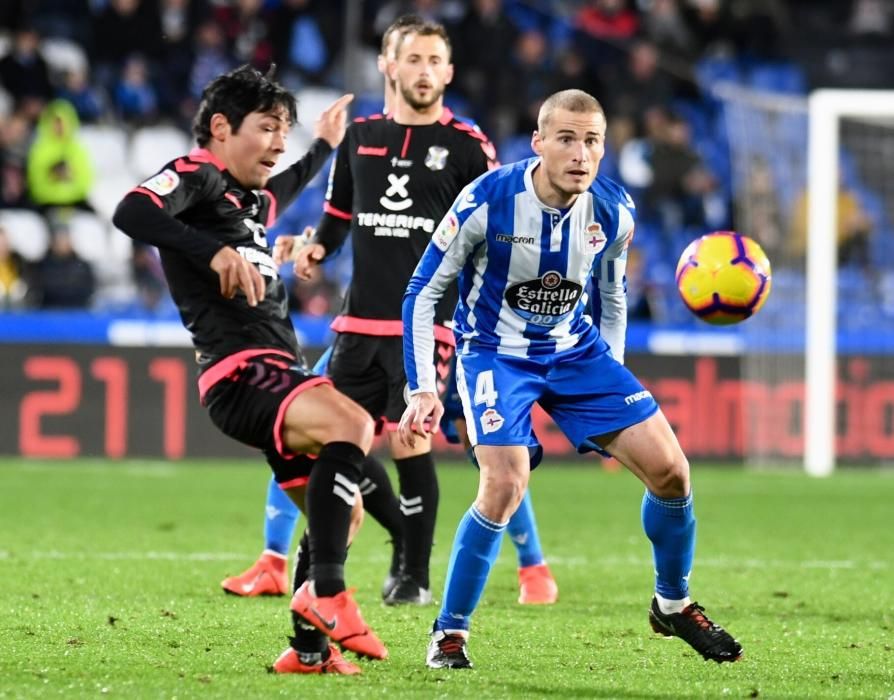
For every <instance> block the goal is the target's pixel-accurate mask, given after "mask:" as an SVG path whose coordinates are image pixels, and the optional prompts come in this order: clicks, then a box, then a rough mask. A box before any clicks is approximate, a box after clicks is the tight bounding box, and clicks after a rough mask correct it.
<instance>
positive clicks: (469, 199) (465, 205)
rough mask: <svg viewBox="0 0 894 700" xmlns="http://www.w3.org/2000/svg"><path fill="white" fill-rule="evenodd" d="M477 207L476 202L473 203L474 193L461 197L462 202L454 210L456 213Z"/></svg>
mask: <svg viewBox="0 0 894 700" xmlns="http://www.w3.org/2000/svg"><path fill="white" fill-rule="evenodd" d="M477 206H478V202H476V201H475V193H474V192H469V194H467V195H466V196H465V197H463V201H462V202H460V203H459V206H458V207H457V208H456V211H457V212H461V211H465V210H466V209H472V208H474V207H477Z"/></svg>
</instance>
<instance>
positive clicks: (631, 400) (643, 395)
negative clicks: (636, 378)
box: [624, 391, 652, 406]
mask: <svg viewBox="0 0 894 700" xmlns="http://www.w3.org/2000/svg"><path fill="white" fill-rule="evenodd" d="M651 398H652V392H651V391H638V392H636V393H635V394H630V396H625V397H624V403H626V404H627V405H628V406H632V405H633V404H635V403H636V402H637V401H642V400H643V399H651Z"/></svg>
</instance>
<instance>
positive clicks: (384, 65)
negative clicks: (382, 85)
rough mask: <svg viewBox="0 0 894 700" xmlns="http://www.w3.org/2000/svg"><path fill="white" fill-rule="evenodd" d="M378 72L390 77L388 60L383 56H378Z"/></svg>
mask: <svg viewBox="0 0 894 700" xmlns="http://www.w3.org/2000/svg"><path fill="white" fill-rule="evenodd" d="M376 70H377V71H379V73H381V74H382V75H384V76H387V75H388V59H387V58H385V57H384V56H383V55H382V54H379V55H378V56H376Z"/></svg>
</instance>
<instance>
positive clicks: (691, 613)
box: [683, 603, 718, 631]
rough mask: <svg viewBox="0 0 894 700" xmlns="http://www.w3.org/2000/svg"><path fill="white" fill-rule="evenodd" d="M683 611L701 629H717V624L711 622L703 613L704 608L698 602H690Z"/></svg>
mask: <svg viewBox="0 0 894 700" xmlns="http://www.w3.org/2000/svg"><path fill="white" fill-rule="evenodd" d="M683 612H684V614H685V615H686V617H688V618H689V619H690V620H692V621H693V622H695V624H697V625H698V626H699V627H701V628H702V629H703V630H709V631H714V630H716V629H718V627H717V625H715V624H714V623H713V622H711V620H710V619H709V618H708V616H707V615H705V609H704V608H703V607H702V606H701V605H699V604H698V603H692V605H690V606H688V607H687V608H686V610H684V611H683Z"/></svg>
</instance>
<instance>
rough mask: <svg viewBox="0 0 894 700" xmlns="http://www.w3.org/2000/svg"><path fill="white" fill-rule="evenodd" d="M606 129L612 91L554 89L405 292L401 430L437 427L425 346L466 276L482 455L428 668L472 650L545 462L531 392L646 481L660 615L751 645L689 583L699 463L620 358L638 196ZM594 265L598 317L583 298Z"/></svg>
mask: <svg viewBox="0 0 894 700" xmlns="http://www.w3.org/2000/svg"><path fill="white" fill-rule="evenodd" d="M605 129H606V121H605V114H604V112H603V110H602V107H601V105H600V104H599V102H598V101H597V100H596V99H595V98H593V97H592V96H590V95H588V94H587V93H585V92H582V91H580V90H565V91H562V92H558V93H556V94H554V95H552V96H551V97H549V98H548V99H547V100H546V101H545V102H544V103H543V106H542V107H541V110H540V114H539V117H538V128H537V131H535V132H534V135H533V138H532V147H533V149H534V152H535V153H536V154H537V156H538V157H536V158H531V159H529V160H527V161H522V162H519V163H515V164H512V165H507V166H504V167H502V168H499V169H497V170H494V171H491V172H489V173H486V174H485V175H482V176H480V177H479V178H478V179H476V180H475V181H474V182H473V183H472V184H471V185H469V186H468V187H467V188H466V189H465V190H464V191H463V192H462V193H461V194H460V196H459V197H458V198H457V199H456V201H455V202H454V204H453V206H452V207H451V209H450V211H449V212H448V213H447V216H446V217H444V219H443V220H442V221H441V223H440V225H439V226H438V228H437V229H436V230H435V233H434V234H433V236H432V240H431V243H430V244H429V246H428V248H427V249H426V251H425V253H424V255H423V257H422V259H421V260H420V262H419V266H418V267H417V268H416V272H415V273H414V274H413V277H412V279H411V281H410V284H409V287H408V288H407V292H406V295H405V297H404V303H403V320H404V328H405V332H404V361H405V369H406V374H407V379H408V382H409V386H410V401H409V402H408V406H407V409H406V411H405V413H404V415H403V417H402V418H401V422H400V426H399V433H400V437H401V439H402V440H405V441H406V442H407V443H408V444H413V443H414V442H415V440H416V439H417V436H420V435H427V434H428V433H429V432H431V431H432V430H437V425H438V421H439V419H440V417H441V414H442V412H443V407H442V405H441V402H440V400H439V399H438V396H437V394H436V392H435V390H434V387H435V376H434V369H433V368H432V367H431V362H430V359H429V358H430V357H431V350H432V347H433V343H434V340H433V337H432V335H433V334H432V322H433V319H434V310H435V305H436V304H437V302H438V299H440V297H441V296H442V294H443V293H444V291H445V290H446V289H447V288H448V287H449V286H450V285H451V284H453V283H454V281H455V280H456V279H457V278H458V280H459V294H460V299H459V303H458V305H457V307H456V312H455V314H454V332H455V334H456V338H457V356H458V362H457V383H458V388H459V392H460V396H461V397H462V402H463V409H464V413H465V416H466V425H467V428H468V431H469V439H470V441H471V443H472V445H473V446H474V448H475V455H476V457H477V460H478V463H479V465H480V480H479V488H478V496H477V499H476V500H475V502H474V504H473V505H472V506H471V507H470V508H469V510H468V511H467V513H466V514H465V516H464V517H463V518H462V520H461V521H460V524H459V527H458V528H457V531H456V536H455V540H454V543H453V550H452V552H451V555H450V562H449V566H448V571H447V582H446V586H445V590H444V595H443V598H442V605H441V611H440V614H439V615H438V617H437V619H436V620H435V623H434V625H433V629H432V635H431V640H430V643H429V647H428V653H427V659H426V662H427V665H428V666H429V667H431V668H468V667H470V666H471V665H472V663H471V660H470V659H469V656H468V644H467V641H468V635H469V626H470V621H471V616H472V613H473V611H474V610H475V607H476V605H477V603H478V601H479V599H480V597H481V594H482V591H483V590H484V585H485V582H486V581H487V577H488V574H489V573H490V569H491V566H492V565H493V562H494V559H495V558H496V555H497V552H498V547H499V542H500V539H501V538H502V534H503V532H504V530H505V529H506V525H507V522H508V520H509V516H510V515H511V514H512V513H513V512H514V511H515V509H516V507H517V506H518V503H519V501H520V499H521V497H522V495H523V494H524V493H525V489H526V488H527V484H528V478H529V476H530V470H531V469H532V468H533V467H534V466H536V453H537V451H538V448H539V445H538V442H537V439H536V437H535V435H534V433H533V430H532V425H531V407H532V406H533V404H534V402H535V401H536V402H538V403H539V404H540V405H541V406H542V407H543V408H544V409H545V410H546V412H547V413H548V414H549V415H550V416H551V417H552V418H553V420H554V421H555V422H556V424H557V425H558V426H559V428H560V429H561V430H562V431H563V432H564V433H565V435H566V437H567V438H568V439H569V441H570V442H571V443H572V445H574V447H575V448H577V449H578V450H579V451H581V452H585V451H588V450H596V451H602V452H604V453H607V454H610V455H612V456H614V457H615V458H616V459H618V461H620V462H621V463H622V464H624V465H625V466H627V468H628V469H629V470H630V471H632V472H633V473H634V474H635V475H636V476H637V477H638V478H639V479H641V480H642V481H643V483H644V484H645V487H646V492H645V495H644V497H643V502H642V521H643V528H644V530H645V533H646V535H647V537H648V538H649V540H650V541H651V543H652V552H653V558H654V564H655V572H656V579H655V593H654V596H653V598H652V602H651V606H650V609H649V620H650V623H651V625H652V627H653V629H654V630H655V631H656V632H659V633H661V634H663V635H666V636H678V637H680V638H681V639H683V640H684V641H686V642H687V643H689V644H690V645H691V646H692V647H693V648H694V649H695V650H696V651H698V652H699V653H700V654H701V655H702V656H704V657H705V658H706V659H713V660H715V661H718V662H721V661H735V660H736V659H738V658H739V657H740V656H741V654H742V648H741V646H740V645H739V643H738V642H737V641H736V640H735V639H733V637H732V636H730V635H729V634H728V633H727V632H726V631H725V630H724V629H723V628H721V627H720V626H719V625H717V624H715V623H713V622H712V621H711V620H710V619H709V618H708V617H707V615H706V614H705V611H704V608H702V607H701V606H700V605H699V604H698V603H695V602H692V601H691V600H690V598H689V574H690V570H691V568H692V561H693V556H694V549H695V517H694V514H693V502H692V492H691V489H690V475H689V463H688V462H687V460H686V457H685V455H684V454H683V451H682V450H681V449H680V445H679V443H678V442H677V439H676V437H675V435H674V433H673V431H672V429H671V427H670V425H669V424H668V422H667V420H666V419H665V417H664V415H663V414H662V413H661V411H660V410H659V408H658V405H657V403H656V402H655V400H654V398H653V397H652V395H651V394H650V393H649V392H648V391H647V390H646V389H644V388H643V386H642V384H640V382H639V381H638V380H637V379H636V378H635V377H634V376H633V374H632V373H631V372H630V371H629V370H627V368H626V367H624V365H623V359H624V336H625V331H626V297H625V293H624V266H625V261H626V251H627V246H628V245H629V243H630V239H631V237H632V235H633V226H634V205H633V202H632V200H631V199H630V197H629V195H627V193H626V192H625V191H624V189H623V188H622V187H620V186H619V185H617V184H616V183H614V182H612V181H611V180H609V179H608V178H606V177H600V176H598V175H597V173H598V168H599V162H600V160H601V159H602V156H603V154H604V149H605V145H604V144H605ZM593 273H595V274H596V277H597V279H598V293H599V296H600V301H601V306H602V313H601V317H600V320H599V325H598V327H597V325H596V324H594V321H593V319H592V318H591V317H590V316H589V315H588V314H587V313H586V309H587V301H588V300H587V294H586V291H585V290H586V285H587V282H588V280H589V278H590V276H591V275H592V274H593ZM532 455H534V456H535V457H534V459H532Z"/></svg>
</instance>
